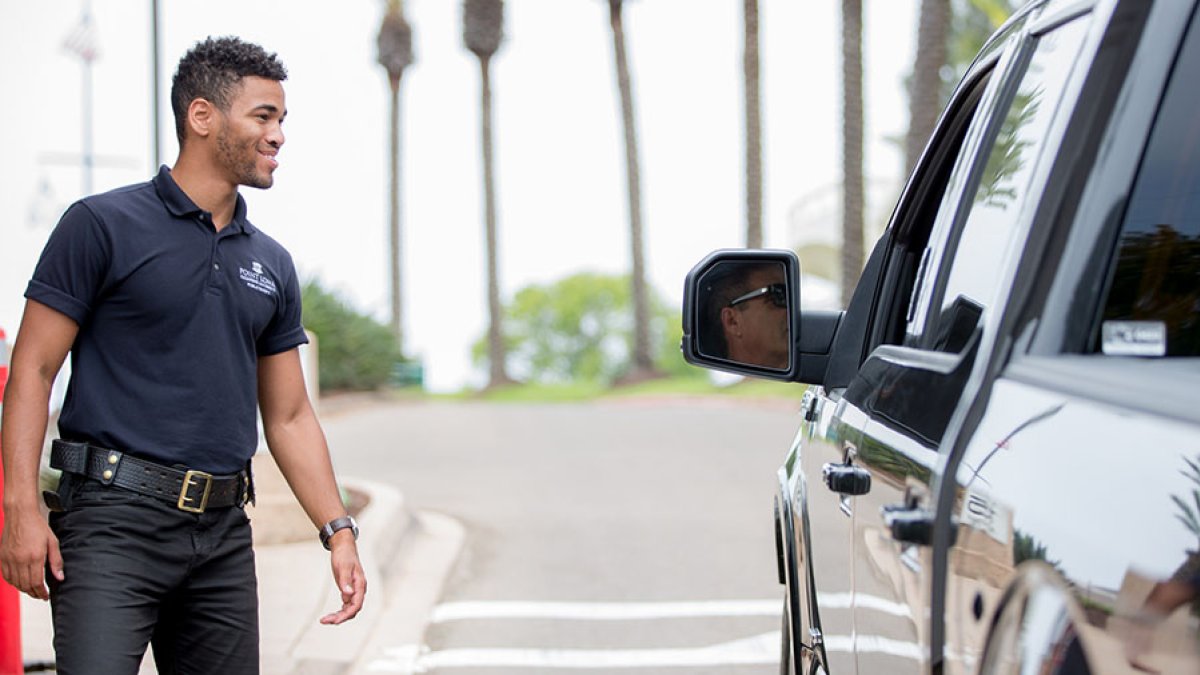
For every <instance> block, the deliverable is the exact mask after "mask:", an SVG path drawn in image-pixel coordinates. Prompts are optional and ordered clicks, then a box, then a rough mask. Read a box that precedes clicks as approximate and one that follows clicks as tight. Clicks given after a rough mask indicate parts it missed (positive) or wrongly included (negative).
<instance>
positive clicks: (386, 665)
mask: <svg viewBox="0 0 1200 675" xmlns="http://www.w3.org/2000/svg"><path fill="white" fill-rule="evenodd" d="M386 655H387V657H386V658H383V659H377V660H375V661H373V662H371V664H370V665H368V666H367V670H369V671H370V672H389V673H423V672H426V671H428V670H431V669H435V668H572V669H580V670H583V669H596V668H698V667H706V666H726V665H759V664H773V663H778V662H779V631H775V632H772V633H763V634H762V635H755V636H753V637H749V638H746V639H743V640H734V641H733V642H725V643H722V644H716V645H711V646H708V647H698V648H695V649H631V650H615V649H612V650H610V649H603V650H601V649H447V650H445V651H439V652H428V651H426V652H422V651H421V650H420V649H418V648H416V647H415V646H412V645H409V646H406V647H399V648H396V649H389V650H387V652H386Z"/></svg>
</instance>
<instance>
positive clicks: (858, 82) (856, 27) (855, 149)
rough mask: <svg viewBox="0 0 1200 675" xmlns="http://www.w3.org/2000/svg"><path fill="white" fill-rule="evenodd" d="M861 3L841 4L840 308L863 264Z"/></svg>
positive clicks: (848, 1)
mask: <svg viewBox="0 0 1200 675" xmlns="http://www.w3.org/2000/svg"><path fill="white" fill-rule="evenodd" d="M862 78H863V74H862V0H842V306H843V307H845V306H848V305H849V304H850V296H851V295H852V294H853V292H854V286H855V285H856V284H857V282H858V277H859V275H860V273H861V272H862V264H863V83H862Z"/></svg>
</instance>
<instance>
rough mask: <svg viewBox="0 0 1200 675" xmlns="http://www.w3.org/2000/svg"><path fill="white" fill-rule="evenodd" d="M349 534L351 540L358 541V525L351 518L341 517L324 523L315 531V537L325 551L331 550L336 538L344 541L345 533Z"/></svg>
mask: <svg viewBox="0 0 1200 675" xmlns="http://www.w3.org/2000/svg"><path fill="white" fill-rule="evenodd" d="M347 531H348V532H349V533H350V534H349V536H350V538H351V539H354V540H358V523H357V522H355V520H354V517H353V516H341V517H340V518H334V519H333V520H331V521H329V522H327V523H325V524H324V525H322V526H321V528H320V529H319V530H318V531H317V537H318V538H319V539H320V540H321V545H322V546H324V547H325V550H326V551H331V550H333V546H332V544H333V540H334V538H335V537H336V538H338V539H341V540H343V541H344V540H345V538H346V535H345V534H344V533H345V532H347Z"/></svg>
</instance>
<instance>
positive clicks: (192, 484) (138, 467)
mask: <svg viewBox="0 0 1200 675" xmlns="http://www.w3.org/2000/svg"><path fill="white" fill-rule="evenodd" d="M50 466H51V467H52V468H55V469H60V470H62V471H67V472H70V473H75V474H80V475H83V476H87V477H88V478H91V479H93V480H96V481H99V482H100V483H102V484H104V485H111V486H114V487H118V488H121V489H123V490H129V491H130V492H136V493H138V494H143V495H148V496H150V497H157V498H158V499H161V500H163V501H165V502H168V503H171V504H174V505H175V507H176V508H178V509H179V510H180V511H187V512H189V513H204V511H205V510H206V509H215V508H224V507H228V506H244V505H245V504H246V502H247V501H249V499H250V489H251V488H250V474H249V473H247V472H246V471H239V472H238V473H235V474H231V475H227V476H214V475H212V474H210V473H206V472H204V471H196V470H194V469H186V468H177V467H170V466H163V465H162V464H155V463H154V462H148V461H146V460H144V459H140V458H138V457H134V456H133V455H127V454H125V453H123V452H119V451H117V450H109V449H107V448H100V447H96V446H94V445H88V444H87V443H74V442H71V441H64V440H61V439H60V440H56V441H54V443H53V444H52V445H51V447H50Z"/></svg>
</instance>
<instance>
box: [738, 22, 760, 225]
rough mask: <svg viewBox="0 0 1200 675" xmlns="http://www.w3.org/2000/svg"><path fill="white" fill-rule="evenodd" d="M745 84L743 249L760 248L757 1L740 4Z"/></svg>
mask: <svg viewBox="0 0 1200 675" xmlns="http://www.w3.org/2000/svg"><path fill="white" fill-rule="evenodd" d="M742 15H743V17H744V19H745V53H744V54H743V56H742V71H743V74H744V79H745V84H746V248H762V245H763V234H762V112H761V110H760V99H759V73H758V66H759V57H758V0H743V3H742Z"/></svg>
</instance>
